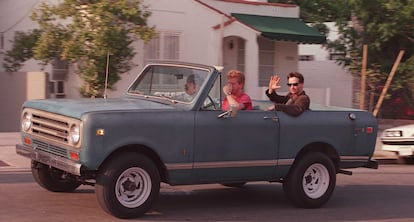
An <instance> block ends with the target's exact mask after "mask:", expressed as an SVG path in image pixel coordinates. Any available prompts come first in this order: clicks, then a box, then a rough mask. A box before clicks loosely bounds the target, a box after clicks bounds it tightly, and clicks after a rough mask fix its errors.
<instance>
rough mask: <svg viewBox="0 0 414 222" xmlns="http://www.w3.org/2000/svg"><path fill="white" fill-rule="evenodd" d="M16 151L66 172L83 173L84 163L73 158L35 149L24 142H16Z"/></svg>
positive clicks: (78, 174)
mask: <svg viewBox="0 0 414 222" xmlns="http://www.w3.org/2000/svg"><path fill="white" fill-rule="evenodd" d="M16 153H17V154H19V155H22V156H24V157H27V158H29V159H32V160H34V161H37V162H40V163H43V164H46V165H48V166H51V167H55V168H57V169H60V170H63V171H65V172H68V173H71V174H74V175H77V176H80V175H81V173H80V169H81V166H82V165H81V164H80V163H76V162H74V161H72V160H69V159H66V158H62V157H59V156H55V155H52V154H49V153H47V152H43V151H41V150H35V149H33V148H32V147H30V146H25V145H23V144H16Z"/></svg>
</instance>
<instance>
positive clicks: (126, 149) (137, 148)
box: [99, 144, 168, 182]
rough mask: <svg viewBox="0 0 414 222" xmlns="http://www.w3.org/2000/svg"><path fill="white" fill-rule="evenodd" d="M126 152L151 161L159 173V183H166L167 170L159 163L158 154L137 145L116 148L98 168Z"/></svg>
mask: <svg viewBox="0 0 414 222" xmlns="http://www.w3.org/2000/svg"><path fill="white" fill-rule="evenodd" d="M126 152H135V153H140V154H143V155H145V156H146V157H148V158H149V159H151V160H152V161H153V162H154V163H155V165H156V166H157V168H158V172H159V173H160V177H161V181H162V182H166V181H168V175H167V169H166V168H165V165H164V164H163V162H162V161H161V158H160V157H159V156H158V154H156V153H155V152H154V151H153V150H152V149H151V148H149V147H147V146H143V145H139V144H131V145H126V146H123V147H120V148H118V149H117V150H115V151H114V152H112V153H111V154H110V155H109V156H108V157H107V158H106V159H105V160H104V162H103V163H102V165H101V166H100V167H99V168H101V167H102V166H104V165H105V164H108V163H109V162H111V160H112V159H113V158H114V157H116V156H118V155H121V154H123V153H126Z"/></svg>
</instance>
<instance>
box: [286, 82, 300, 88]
mask: <svg viewBox="0 0 414 222" xmlns="http://www.w3.org/2000/svg"><path fill="white" fill-rule="evenodd" d="M287 85H288V86H289V87H291V86H298V85H299V83H298V82H295V83H288V84H287Z"/></svg>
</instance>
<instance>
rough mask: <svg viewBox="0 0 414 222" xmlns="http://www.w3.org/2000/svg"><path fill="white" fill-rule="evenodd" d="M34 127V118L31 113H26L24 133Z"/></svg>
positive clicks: (24, 116)
mask: <svg viewBox="0 0 414 222" xmlns="http://www.w3.org/2000/svg"><path fill="white" fill-rule="evenodd" d="M31 126H32V117H31V115H30V114H29V113H24V114H23V116H22V129H23V131H26V132H27V131H29V129H30V127H31Z"/></svg>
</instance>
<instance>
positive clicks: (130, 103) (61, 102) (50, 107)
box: [23, 98, 174, 119]
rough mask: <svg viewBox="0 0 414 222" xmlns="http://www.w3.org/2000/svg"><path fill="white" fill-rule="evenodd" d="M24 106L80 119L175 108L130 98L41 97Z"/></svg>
mask: <svg viewBox="0 0 414 222" xmlns="http://www.w3.org/2000/svg"><path fill="white" fill-rule="evenodd" d="M23 107H28V108H34V109H39V110H43V111H47V112H51V113H57V114H61V115H65V116H69V117H73V118H77V119H80V118H81V116H82V115H83V114H85V113H90V112H96V111H127V110H154V109H157V110H160V109H174V107H173V106H169V105H165V104H161V103H157V102H153V101H149V100H143V99H130V98H117V99H102V98H99V99H77V100H74V99H41V100H29V101H26V102H25V103H24V104H23Z"/></svg>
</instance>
